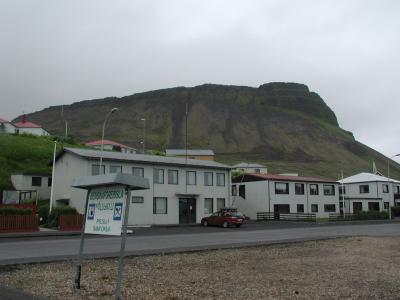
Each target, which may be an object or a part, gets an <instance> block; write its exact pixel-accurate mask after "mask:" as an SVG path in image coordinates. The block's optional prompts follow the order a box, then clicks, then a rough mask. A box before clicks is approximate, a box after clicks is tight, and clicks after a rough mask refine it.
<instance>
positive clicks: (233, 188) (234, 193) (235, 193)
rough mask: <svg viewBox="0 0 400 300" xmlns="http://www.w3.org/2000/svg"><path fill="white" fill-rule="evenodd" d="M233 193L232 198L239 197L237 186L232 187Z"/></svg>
mask: <svg viewBox="0 0 400 300" xmlns="http://www.w3.org/2000/svg"><path fill="white" fill-rule="evenodd" d="M231 190H232V191H231V193H232V196H237V195H238V188H237V185H236V184H232V186H231Z"/></svg>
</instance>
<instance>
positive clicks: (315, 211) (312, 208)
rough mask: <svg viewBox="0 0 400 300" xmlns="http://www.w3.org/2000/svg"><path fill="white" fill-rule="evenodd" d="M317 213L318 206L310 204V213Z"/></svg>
mask: <svg viewBox="0 0 400 300" xmlns="http://www.w3.org/2000/svg"><path fill="white" fill-rule="evenodd" d="M315 207H316V208H317V209H314V208H315ZM318 211H319V205H318V204H311V212H312V213H317V212H318Z"/></svg>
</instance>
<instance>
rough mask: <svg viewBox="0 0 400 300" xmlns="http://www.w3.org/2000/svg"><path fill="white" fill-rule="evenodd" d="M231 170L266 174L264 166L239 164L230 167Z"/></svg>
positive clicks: (266, 170) (266, 169)
mask: <svg viewBox="0 0 400 300" xmlns="http://www.w3.org/2000/svg"><path fill="white" fill-rule="evenodd" d="M232 168H233V170H235V171H240V172H243V173H263V174H267V173H268V168H267V167H266V166H264V165H260V164H254V163H245V162H241V163H239V164H236V165H234V166H232Z"/></svg>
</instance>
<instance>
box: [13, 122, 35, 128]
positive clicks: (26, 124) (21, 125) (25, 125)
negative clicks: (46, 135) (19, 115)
mask: <svg viewBox="0 0 400 300" xmlns="http://www.w3.org/2000/svg"><path fill="white" fill-rule="evenodd" d="M14 125H15V126H16V127H19V128H42V126H40V125H38V124H35V123H32V122H17V123H14Z"/></svg>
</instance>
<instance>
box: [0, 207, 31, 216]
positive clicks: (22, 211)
mask: <svg viewBox="0 0 400 300" xmlns="http://www.w3.org/2000/svg"><path fill="white" fill-rule="evenodd" d="M31 214H32V210H30V209H26V208H16V207H2V208H0V215H2V216H6V215H8V216H9V215H19V216H23V215H31Z"/></svg>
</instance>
